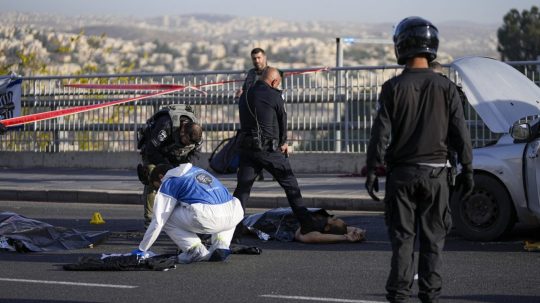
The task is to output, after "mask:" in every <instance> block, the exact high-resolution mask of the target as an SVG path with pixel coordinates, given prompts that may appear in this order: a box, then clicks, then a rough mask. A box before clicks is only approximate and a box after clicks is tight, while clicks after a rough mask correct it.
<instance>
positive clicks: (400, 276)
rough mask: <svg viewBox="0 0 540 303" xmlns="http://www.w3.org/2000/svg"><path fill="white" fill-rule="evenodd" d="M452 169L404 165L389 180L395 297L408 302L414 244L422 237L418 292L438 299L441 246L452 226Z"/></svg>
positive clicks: (390, 287)
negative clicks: (450, 188) (450, 206)
mask: <svg viewBox="0 0 540 303" xmlns="http://www.w3.org/2000/svg"><path fill="white" fill-rule="evenodd" d="M447 180H448V179H447V168H432V167H428V166H419V165H418V166H400V167H396V168H392V169H391V171H390V173H389V175H388V177H387V180H386V195H385V221H386V225H387V227H388V234H389V237H390V241H391V244H392V261H391V270H390V275H389V277H388V280H387V283H386V291H387V296H386V298H387V299H388V300H389V301H390V302H406V301H407V300H408V298H409V295H410V290H411V287H412V284H413V281H414V280H413V278H414V274H415V269H414V267H413V265H414V244H415V242H416V238H417V236H418V238H419V243H420V247H419V260H418V288H419V292H418V297H419V298H420V300H421V301H422V302H437V301H438V298H439V296H440V293H441V288H442V279H441V275H440V271H441V265H442V260H441V257H442V251H443V247H444V241H445V237H446V234H447V233H448V232H449V231H450V228H451V225H452V219H451V214H450V211H449V206H448V198H449V190H448V181H447Z"/></svg>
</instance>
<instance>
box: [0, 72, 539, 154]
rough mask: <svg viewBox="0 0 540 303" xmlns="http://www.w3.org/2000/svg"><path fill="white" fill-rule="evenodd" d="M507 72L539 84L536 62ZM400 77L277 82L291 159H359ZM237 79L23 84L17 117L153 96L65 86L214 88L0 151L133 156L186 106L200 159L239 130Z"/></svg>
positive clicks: (68, 123)
mask: <svg viewBox="0 0 540 303" xmlns="http://www.w3.org/2000/svg"><path fill="white" fill-rule="evenodd" d="M510 64H511V65H514V66H516V68H518V69H521V70H522V71H523V72H524V73H525V74H526V75H527V76H528V77H529V78H531V79H532V80H533V81H535V82H536V83H539V82H538V81H539V80H538V79H539V76H538V66H539V65H540V61H539V62H536V61H535V62H511V63H510ZM445 68H446V70H445V72H446V74H447V75H449V77H450V78H451V79H453V80H456V79H457V77H458V76H457V75H456V73H454V72H453V71H452V70H450V69H449V68H448V67H447V66H445ZM401 70H402V67H401V66H397V65H392V66H360V67H342V68H330V69H324V70H318V71H316V72H314V71H311V72H308V73H300V72H302V70H285V72H289V73H290V74H289V76H287V77H285V78H284V81H283V96H284V99H285V101H286V110H287V113H288V124H289V133H288V137H289V143H290V144H292V146H293V148H294V151H295V152H365V151H366V148H367V144H368V141H369V136H370V131H371V124H372V122H373V119H374V116H375V108H376V100H377V98H378V94H379V92H380V88H381V85H382V84H383V83H384V82H385V81H386V80H388V79H389V78H391V77H392V76H394V75H397V74H398V73H400V72H401ZM304 71H305V70H304ZM244 76H245V74H244V72H242V71H214V72H190V73H174V74H117V75H81V76H51V77H26V78H23V83H22V114H23V115H27V114H33V113H39V112H46V111H51V110H56V109H63V108H70V107H74V106H80V105H90V104H98V103H103V102H108V101H113V100H120V99H126V98H132V97H135V96H139V95H141V94H149V93H152V92H155V91H133V90H131V91H130V90H96V89H81V88H72V87H67V86H66V84H73V83H95V84H127V83H131V84H149V83H154V84H179V85H187V86H197V85H201V84H208V83H216V85H209V86H206V87H204V88H202V89H201V90H196V89H185V90H182V91H179V92H174V93H171V94H168V95H162V96H159V97H153V98H149V99H145V100H139V101H135V102H130V103H126V104H123V105H115V106H111V107H106V108H103V109H98V110H94V111H89V112H85V113H80V114H75V115H69V116H64V117H60V118H56V119H51V120H46V121H41V122H35V123H31V124H26V125H24V126H22V127H18V128H15V129H11V130H10V131H9V132H8V133H7V134H5V135H3V136H2V137H0V150H2V151H35V152H66V151H107V152H117V151H135V150H136V145H137V143H136V139H135V132H136V130H137V129H138V128H139V127H140V126H142V125H144V123H145V122H146V120H147V119H148V118H149V117H150V116H151V115H152V113H154V112H155V111H156V110H157V109H158V108H159V107H161V106H163V105H166V104H174V103H186V104H190V105H192V107H193V108H194V109H195V112H196V114H197V116H198V117H200V120H201V122H202V125H203V128H204V131H205V132H204V139H205V142H204V145H203V148H202V151H203V152H210V151H211V150H212V149H213V148H214V147H215V146H216V145H217V144H218V143H219V142H220V141H221V140H223V139H224V138H228V137H232V136H233V135H234V133H235V131H236V130H237V129H238V128H239V117H238V104H237V99H236V98H235V97H234V96H235V93H236V91H237V90H238V89H239V88H240V87H241V85H242V83H243V79H244ZM465 113H466V116H467V120H468V122H469V128H470V130H471V137H472V139H473V143H474V145H475V146H484V145H486V144H489V143H490V142H492V141H494V140H495V139H497V138H498V135H496V134H493V133H491V132H490V131H489V130H488V129H487V127H485V125H484V124H483V123H482V121H481V120H480V118H479V117H478V116H477V114H476V113H475V112H474V110H473V109H472V108H470V107H469V108H466V109H465Z"/></svg>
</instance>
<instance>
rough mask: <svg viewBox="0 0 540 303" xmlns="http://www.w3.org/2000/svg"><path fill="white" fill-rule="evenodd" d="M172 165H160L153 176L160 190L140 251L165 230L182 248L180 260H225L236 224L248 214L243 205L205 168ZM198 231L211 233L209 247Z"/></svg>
mask: <svg viewBox="0 0 540 303" xmlns="http://www.w3.org/2000/svg"><path fill="white" fill-rule="evenodd" d="M171 168H172V166H170V165H167V164H161V165H158V166H157V167H156V168H155V169H154V171H152V174H151V176H150V180H151V181H152V182H153V184H154V186H156V187H159V191H158V193H157V195H156V198H155V200H154V212H153V216H152V221H151V223H150V225H149V227H148V229H147V230H146V233H145V235H144V238H143V240H142V241H141V243H140V245H139V251H140V252H141V253H144V252H146V251H148V250H149V249H150V247H151V246H152V244H153V243H154V242H155V241H156V239H157V238H158V236H159V234H160V232H161V230H163V231H165V233H167V235H168V236H169V237H170V238H171V240H172V241H173V242H174V243H175V244H176V245H177V246H178V248H180V250H182V253H180V254H179V255H178V262H179V263H191V262H197V261H223V260H225V259H226V258H227V256H228V255H229V254H230V250H229V245H230V243H231V240H232V237H233V234H234V230H235V227H236V225H237V224H238V223H239V222H240V221H241V220H242V219H243V217H244V211H243V208H242V204H241V203H240V201H239V200H238V199H237V198H235V197H233V196H232V195H231V194H230V193H229V191H228V190H227V188H226V187H225V186H223V184H222V183H221V182H220V181H219V180H218V179H216V178H215V177H214V176H212V175H211V174H210V173H209V172H207V171H205V170H204V169H202V168H199V167H196V166H194V165H192V164H191V163H183V164H180V166H178V167H175V168H172V169H171ZM169 169H170V170H169ZM160 183H161V184H160ZM159 185H161V186H159ZM197 234H210V235H211V246H210V248H209V249H207V248H206V247H205V246H204V244H203V243H202V242H201V240H200V238H199V237H198V236H197Z"/></svg>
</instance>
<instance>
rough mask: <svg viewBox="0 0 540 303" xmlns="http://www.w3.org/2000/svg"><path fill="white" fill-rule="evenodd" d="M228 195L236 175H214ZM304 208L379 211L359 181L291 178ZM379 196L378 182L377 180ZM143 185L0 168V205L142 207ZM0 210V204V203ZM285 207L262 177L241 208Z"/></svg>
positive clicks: (67, 171) (98, 173)
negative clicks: (90, 204)
mask: <svg viewBox="0 0 540 303" xmlns="http://www.w3.org/2000/svg"><path fill="white" fill-rule="evenodd" d="M216 177H218V178H219V179H220V180H221V182H222V183H223V184H224V185H225V186H226V187H227V188H228V189H229V190H230V191H231V192H233V191H234V188H235V187H236V175H235V174H228V175H216ZM296 177H297V179H298V184H299V185H300V189H301V191H302V196H303V197H304V203H305V205H306V206H307V207H320V208H325V209H328V210H358V211H382V210H383V208H384V207H383V203H382V202H375V201H373V200H372V199H371V198H370V197H369V195H368V194H367V192H366V190H365V188H364V183H365V178H364V177H360V176H357V175H351V174H342V175H339V174H296ZM380 187H381V192H379V193H378V195H379V197H383V196H384V178H382V179H381V186H380ZM142 191H143V185H142V184H141V183H140V182H139V180H138V178H137V173H136V171H135V170H126V169H114V170H112V169H91V168H22V169H13V168H0V201H44V202H69V203H105V204H140V205H142ZM0 205H1V202H0ZM286 206H288V202H287V199H286V197H285V192H284V191H283V189H282V188H281V187H280V186H279V184H278V183H277V182H276V181H274V180H272V177H271V176H270V175H269V174H267V173H265V179H264V181H256V182H255V184H254V186H253V189H252V191H251V198H250V200H249V202H248V205H247V207H250V208H276V207H286Z"/></svg>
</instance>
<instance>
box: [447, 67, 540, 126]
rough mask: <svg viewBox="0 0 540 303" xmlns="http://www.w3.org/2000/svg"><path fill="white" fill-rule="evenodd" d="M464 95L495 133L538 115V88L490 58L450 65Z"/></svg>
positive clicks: (519, 74)
mask: <svg viewBox="0 0 540 303" xmlns="http://www.w3.org/2000/svg"><path fill="white" fill-rule="evenodd" d="M452 68H453V69H455V70H456V71H457V72H458V74H459V76H460V77H461V79H462V85H463V92H464V93H465V95H466V96H467V98H468V99H469V103H470V104H471V105H472V106H473V107H474V109H475V110H476V112H477V113H478V115H479V116H480V118H482V120H483V121H484V123H485V124H486V125H487V127H488V128H489V129H490V130H491V131H492V132H494V133H507V132H508V131H509V129H510V126H512V125H513V124H514V123H515V122H517V121H518V120H519V119H521V118H523V117H526V116H532V115H538V114H540V87H538V86H537V85H535V84H534V83H533V82H532V81H531V80H529V79H528V78H527V77H525V76H524V75H523V74H522V73H520V72H519V71H518V70H516V69H515V68H513V67H512V66H510V65H508V64H506V63H503V62H501V61H497V60H494V59H489V58H482V57H468V58H461V59H457V60H456V61H454V62H452Z"/></svg>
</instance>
